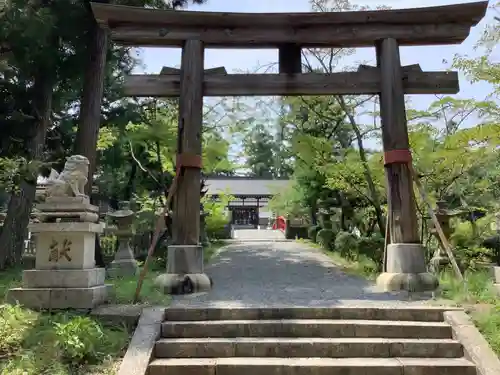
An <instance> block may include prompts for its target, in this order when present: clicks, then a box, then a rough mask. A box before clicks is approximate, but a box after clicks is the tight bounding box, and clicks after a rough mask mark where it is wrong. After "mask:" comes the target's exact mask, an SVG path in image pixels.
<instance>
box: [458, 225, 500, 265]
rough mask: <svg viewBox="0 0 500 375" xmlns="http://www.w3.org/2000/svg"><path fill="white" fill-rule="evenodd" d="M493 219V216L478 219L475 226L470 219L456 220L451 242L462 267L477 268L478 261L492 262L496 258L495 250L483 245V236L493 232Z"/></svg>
mask: <svg viewBox="0 0 500 375" xmlns="http://www.w3.org/2000/svg"><path fill="white" fill-rule="evenodd" d="M491 221H492V218H491V216H485V217H483V218H481V219H479V220H477V221H476V222H475V225H474V226H473V224H472V223H471V222H470V221H458V220H455V221H454V224H455V225H454V228H453V229H454V230H453V234H452V235H451V238H450V242H451V244H452V246H453V248H454V254H455V256H456V258H457V261H458V263H460V266H461V268H462V269H464V270H465V269H468V268H471V269H475V268H476V264H477V263H478V262H491V261H492V260H493V259H494V258H495V252H494V251H493V250H491V249H487V248H485V247H482V246H481V245H482V242H483V240H482V238H484V237H485V236H487V235H490V234H491V233H492V232H491V229H490V223H491ZM474 227H475V228H474Z"/></svg>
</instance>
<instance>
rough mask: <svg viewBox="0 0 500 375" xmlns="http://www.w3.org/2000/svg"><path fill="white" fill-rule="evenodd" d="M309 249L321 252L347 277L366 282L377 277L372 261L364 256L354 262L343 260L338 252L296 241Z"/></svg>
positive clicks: (304, 241)
mask: <svg viewBox="0 0 500 375" xmlns="http://www.w3.org/2000/svg"><path fill="white" fill-rule="evenodd" d="M297 241H298V242H302V243H304V244H307V245H308V246H310V247H313V248H315V249H319V250H321V252H323V253H324V254H325V255H327V256H328V257H329V258H330V259H331V260H332V262H333V263H334V264H335V265H337V266H338V267H339V268H341V269H342V271H344V272H345V273H346V274H348V275H354V276H361V277H364V278H365V279H368V280H375V278H376V277H377V265H376V264H375V262H374V261H373V260H371V259H370V258H368V257H365V256H359V257H358V259H356V260H349V259H346V258H344V257H343V256H342V255H341V254H340V253H339V252H338V251H331V250H326V249H325V248H323V247H322V246H321V245H319V244H317V243H315V242H312V241H310V240H297Z"/></svg>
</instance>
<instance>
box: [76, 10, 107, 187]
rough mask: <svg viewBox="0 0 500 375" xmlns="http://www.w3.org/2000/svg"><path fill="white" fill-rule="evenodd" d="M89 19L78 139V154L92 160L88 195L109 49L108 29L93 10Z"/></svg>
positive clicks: (93, 165)
mask: <svg viewBox="0 0 500 375" xmlns="http://www.w3.org/2000/svg"><path fill="white" fill-rule="evenodd" d="M89 9H90V8H89ZM89 20H90V22H91V26H90V28H91V29H90V32H89V35H88V41H87V46H88V51H89V59H88V61H87V65H86V67H85V73H84V83H83V94H82V100H81V106H80V120H79V124H78V131H77V133H76V140H75V154H78V155H83V156H85V157H87V158H88V159H89V162H90V165H89V180H88V183H87V185H86V187H85V193H86V194H88V195H90V194H91V192H92V185H93V176H94V173H95V170H96V159H97V138H98V136H99V125H100V120H101V102H102V95H103V90H104V77H105V68H106V54H107V51H108V35H107V31H106V30H104V29H102V28H100V27H99V25H98V24H97V23H96V22H95V20H94V17H93V16H92V13H90V18H89Z"/></svg>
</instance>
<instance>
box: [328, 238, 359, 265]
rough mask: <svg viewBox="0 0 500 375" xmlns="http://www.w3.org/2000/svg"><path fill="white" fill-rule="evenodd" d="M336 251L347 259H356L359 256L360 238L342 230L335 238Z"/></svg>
mask: <svg viewBox="0 0 500 375" xmlns="http://www.w3.org/2000/svg"><path fill="white" fill-rule="evenodd" d="M334 246H335V251H338V252H339V253H340V255H341V256H343V257H345V258H347V259H353V260H356V258H357V257H358V254H359V253H358V249H359V240H358V238H357V237H356V236H355V235H354V234H352V233H349V232H340V233H338V234H337V236H336V238H335V244H334Z"/></svg>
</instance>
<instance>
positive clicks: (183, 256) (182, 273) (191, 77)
mask: <svg viewBox="0 0 500 375" xmlns="http://www.w3.org/2000/svg"><path fill="white" fill-rule="evenodd" d="M203 58H204V47H203V43H202V42H201V41H200V40H187V41H186V42H185V44H184V47H183V49H182V66H181V82H180V86H181V87H180V98H179V128H178V131H179V134H178V136H177V137H178V144H177V147H178V149H177V173H178V175H177V178H178V181H177V189H176V193H175V200H174V215H173V216H174V220H173V231H172V232H173V235H172V237H173V245H171V246H169V247H168V257H167V273H166V274H164V275H160V276H159V277H158V278H157V280H156V283H157V285H159V286H161V287H162V288H163V291H164V293H167V294H188V293H193V292H201V291H207V290H209V289H210V288H211V287H212V281H211V280H210V278H209V277H208V276H207V275H206V274H205V273H204V267H203V247H202V246H200V243H199V242H200V193H201V141H202V138H201V137H202V120H203V91H202V88H203V63H204V61H203V60H204V59H203Z"/></svg>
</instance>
